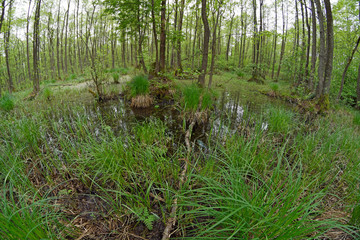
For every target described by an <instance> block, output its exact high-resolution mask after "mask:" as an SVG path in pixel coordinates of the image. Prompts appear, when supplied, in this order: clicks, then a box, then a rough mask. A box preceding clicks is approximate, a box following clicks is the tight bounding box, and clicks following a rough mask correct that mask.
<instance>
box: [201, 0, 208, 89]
mask: <svg viewBox="0 0 360 240" xmlns="http://www.w3.org/2000/svg"><path fill="white" fill-rule="evenodd" d="M206 11H207V8H206V0H201V18H202V21H203V25H204V44H203V57H202V64H201V72H200V75H199V79H198V83H199V84H200V86H202V87H204V86H205V76H206V70H207V65H208V56H209V38H210V28H209V22H208V18H207V13H206Z"/></svg>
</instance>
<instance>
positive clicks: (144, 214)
mask: <svg viewBox="0 0 360 240" xmlns="http://www.w3.org/2000/svg"><path fill="white" fill-rule="evenodd" d="M130 210H131V211H132V212H133V213H134V214H135V216H136V217H137V218H138V220H139V221H140V222H143V223H144V224H145V226H146V227H147V228H148V229H149V230H152V229H153V223H154V221H156V220H157V219H159V217H158V216H157V215H155V214H154V213H150V212H149V210H148V209H147V208H146V207H139V208H135V209H130Z"/></svg>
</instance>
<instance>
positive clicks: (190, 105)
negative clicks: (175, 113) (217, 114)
mask: <svg viewBox="0 0 360 240" xmlns="http://www.w3.org/2000/svg"><path fill="white" fill-rule="evenodd" d="M182 94H183V101H182V104H183V107H184V108H185V109H186V110H190V111H195V110H196V109H197V108H198V105H199V102H200V96H202V104H201V110H204V109H209V108H211V107H212V105H213V104H214V98H215V94H214V93H213V92H212V91H211V90H207V89H204V88H201V87H199V86H198V85H196V84H192V85H188V86H185V87H184V88H183V89H182Z"/></svg>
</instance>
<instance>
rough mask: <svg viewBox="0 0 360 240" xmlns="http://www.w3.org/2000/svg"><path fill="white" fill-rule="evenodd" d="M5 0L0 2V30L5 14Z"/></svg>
mask: <svg viewBox="0 0 360 240" xmlns="http://www.w3.org/2000/svg"><path fill="white" fill-rule="evenodd" d="M5 4H6V0H3V1H2V3H1V15H0V32H1V28H2V25H3V22H4V16H5V8H6V5H5Z"/></svg>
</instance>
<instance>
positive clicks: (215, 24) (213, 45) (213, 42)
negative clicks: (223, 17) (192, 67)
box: [208, 3, 221, 88]
mask: <svg viewBox="0 0 360 240" xmlns="http://www.w3.org/2000/svg"><path fill="white" fill-rule="evenodd" d="M220 4H221V3H219V5H218V7H217V9H218V10H217V14H216V21H215V19H214V25H213V27H214V31H213V37H212V45H211V64H210V74H209V84H208V88H211V83H212V77H213V74H214V66H215V57H216V29H217V26H218V24H219V17H220V9H221V5H220Z"/></svg>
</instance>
